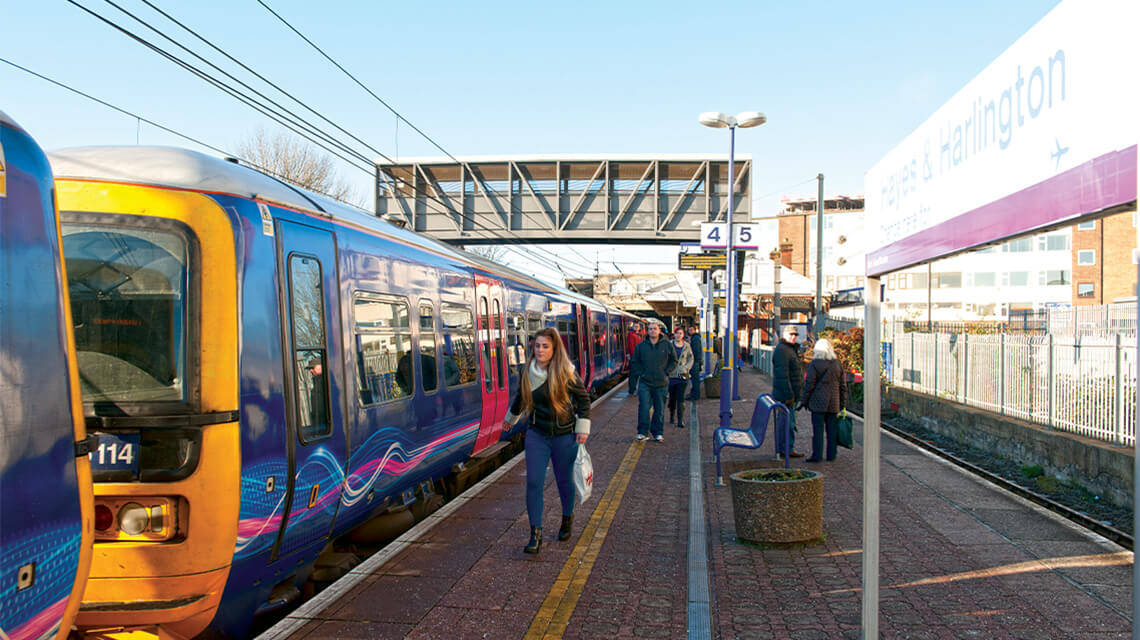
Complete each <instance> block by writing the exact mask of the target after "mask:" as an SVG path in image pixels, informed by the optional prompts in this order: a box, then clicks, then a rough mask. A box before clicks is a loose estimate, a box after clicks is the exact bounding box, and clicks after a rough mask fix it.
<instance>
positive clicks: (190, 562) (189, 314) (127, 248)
mask: <svg viewBox="0 0 1140 640" xmlns="http://www.w3.org/2000/svg"><path fill="white" fill-rule="evenodd" d="M49 157H50V161H51V167H52V170H53V171H54V174H55V186H56V191H57V193H58V202H59V217H60V224H61V230H62V236H61V237H62V250H63V256H64V260H65V265H66V273H67V290H68V296H69V302H70V308H71V317H72V320H73V324H74V336H75V346H76V350H75V362H76V363H77V368H78V375H79V381H80V385H79V386H80V391H81V393H82V411H83V415H84V420H85V424H86V427H87V429H88V431H89V432H91V434H92V437H93V438H94V442H93V444H92V446H93V447H94V449H95V450H96V451H98V452H101V454H100V455H95V456H92V458H91V474H92V478H93V493H94V511H95V526H94V529H95V530H94V542H93V545H92V546H93V558H92V561H91V568H90V572H89V575H88V577H87V582H86V587H85V589H84V590H83V595H82V603H81V605H80V609H79V612H78V615H77V618H76V623H75V624H76V626H77V629H78V630H79V632H80V634H81V635H84V636H88V637H99V636H111V637H114V636H116V634H123V633H128V634H131V633H144V634H151V635H157V636H160V637H170V638H190V637H195V636H199V635H202V634H205V635H208V636H211V637H225V638H244V637H248V635H249V634H250V632H251V629H253V628H255V627H254V625H255V621H257V620H263V619H264V617H265V616H267V615H271V614H273V613H274V612H280V611H281V610H282V609H284V608H287V607H289V606H291V605H293V604H295V603H296V602H297V601H298V600H299V598H301V596H302V594H304V593H306V592H312V591H313V590H314V588H315V587H314V581H316V580H317V579H318V578H317V577H316V574H320V576H321V577H320V579H321V580H326V581H327V580H330V579H332V578H330V577H329V576H330V571H331V573H332V574H333V577H335V574H336V573H337V570H336V569H335V566H336V562H335V561H333V562H322V560H328V558H329V556H330V555H331V554H334V553H335V549H336V548H337V547H336V545H335V544H334V541H337V540H341V539H344V538H345V537H351V536H354V535H358V533H359V532H360V531H363V530H366V529H367V528H368V527H370V526H372V523H375V522H377V521H382V520H384V519H385V518H386V517H387V516H390V515H392V514H404V515H405V517H406V514H408V513H412V514H419V515H421V516H422V515H423V514H425V513H428V512H430V511H431V509H433V508H435V507H436V506H438V505H439V504H440V503H441V501H442V497H443V496H446V495H448V494H454V493H456V492H458V491H460V490H461V489H462V487H463V486H465V484H466V483H467V482H469V481H470V480H471V478H472V476H473V474H478V473H480V471H479V469H481V468H485V467H486V466H487V463H489V464H494V463H495V460H496V459H499V460H501V459H502V457H503V456H505V455H506V454H507V453H508V452H512V451H518V450H519V447H520V446H521V440H522V437H523V434H524V432H525V426H524V425H521V424H520V425H517V426H516V427H514V428H512V429H510V430H508V431H504V429H503V418H504V416H505V415H506V413H507V410H508V403H509V402H510V400H511V397H512V394H513V393H514V392H515V391H516V390H517V387H518V381H519V373H520V371H521V369H522V367H523V365H524V363H525V360H526V357H527V348H528V344H529V340H528V336H532V335H533V334H534V332H535V331H536V330H538V329H540V328H542V327H546V326H553V327H556V328H558V329H559V331H560V333H561V334H562V336H563V339H564V340H565V341H566V346H567V348H568V352H569V354H570V355H571V359H572V360H573V361H574V363H575V366H576V367H577V369H578V371H579V374H580V375H581V377H582V379H583V381H584V382H585V383H586V385H587V386H588V387H589V388H590V389H591V390H594V391H597V390H599V389H601V388H602V387H603V386H605V385H607V384H612V383H613V382H615V381H616V378H617V377H619V376H620V375H621V373H622V371H623V370H624V369H625V367H626V366H627V365H628V362H627V355H626V353H625V348H624V345H625V340H624V335H625V333H626V331H627V330H628V326H629V323H630V322H631V321H634V320H635V319H636V317H635V316H632V315H631V314H628V313H624V312H621V311H618V310H616V309H613V308H609V307H607V306H605V305H602V304H600V303H598V302H597V301H595V300H592V299H590V298H588V297H586V296H583V295H580V294H576V293H573V292H570V291H568V290H566V289H562V288H559V287H554V286H551V285H548V284H545V283H543V282H541V281H539V280H537V279H535V278H534V277H532V276H529V275H526V274H522V273H519V272H517V271H515V270H512V269H509V268H507V267H503V266H500V265H497V264H494V263H492V262H490V261H487V260H484V259H482V258H479V257H477V256H474V255H471V254H468V253H466V252H463V251H460V250H458V249H456V248H454V247H451V246H449V245H446V244H444V243H442V242H438V241H436V240H433V239H431V238H428V237H426V236H423V235H420V234H417V233H415V232H414V231H411V230H408V229H404V228H401V227H399V226H397V225H394V224H391V223H389V222H387V221H385V220H382V219H380V218H378V217H376V216H374V215H372V214H371V213H368V212H365V211H362V210H359V209H356V208H354V207H351V206H349V205H345V204H343V203H341V202H337V201H334V200H332V199H329V198H327V197H324V196H322V195H319V194H316V193H312V192H309V191H306V190H304V189H300V188H297V187H294V186H291V185H289V184H287V183H284V182H282V181H280V180H278V179H276V178H273V177H270V176H267V175H265V174H263V173H260V172H258V171H255V170H253V169H252V168H250V167H247V166H244V165H242V164H240V163H237V162H234V161H228V160H226V159H221V158H215V157H212V156H208V155H205V154H201V153H197V152H194V151H190V150H185V149H177V148H168V147H82V148H74V149H64V150H60V151H56V152H53V153H51V154H50V156H49ZM317 566H321V567H322V570H321V571H319V572H315V571H314V568H315V567H317ZM329 567H333V568H332V569H329ZM342 571H343V570H342Z"/></svg>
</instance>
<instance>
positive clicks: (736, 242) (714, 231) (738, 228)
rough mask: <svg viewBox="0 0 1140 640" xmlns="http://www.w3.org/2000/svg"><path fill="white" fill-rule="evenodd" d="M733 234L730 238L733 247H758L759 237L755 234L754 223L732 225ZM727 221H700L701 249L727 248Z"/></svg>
mask: <svg viewBox="0 0 1140 640" xmlns="http://www.w3.org/2000/svg"><path fill="white" fill-rule="evenodd" d="M732 229H733V231H734V232H735V234H736V235H735V236H734V237H733V238H732V248H733V249H759V248H760V238H759V237H758V234H757V231H758V229H757V227H756V225H754V224H748V223H742V224H734V225H732ZM727 230H728V223H726V222H702V223H701V248H702V249H727V248H728V233H726V231H727Z"/></svg>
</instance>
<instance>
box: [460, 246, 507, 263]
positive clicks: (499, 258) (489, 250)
mask: <svg viewBox="0 0 1140 640" xmlns="http://www.w3.org/2000/svg"><path fill="white" fill-rule="evenodd" d="M463 250H464V251H466V252H467V253H474V254H475V255H477V256H479V257H480V258H483V259H485V260H490V261H491V262H494V263H495V264H501V265H506V264H507V263H508V262H507V249H506V247H504V246H503V245H501V244H468V245H464V246H463Z"/></svg>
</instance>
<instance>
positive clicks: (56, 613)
mask: <svg viewBox="0 0 1140 640" xmlns="http://www.w3.org/2000/svg"><path fill="white" fill-rule="evenodd" d="M65 609H67V598H66V597H65V598H62V599H61V600H58V601H57V602H55V603H54V604H52V605H50V606H48V607H47V608H45V609H44V610H43V611H40V612H39V613H37V614H36V615H34V616H32V617H31V618H29V619H28V620H27V621H26V622H24V623H23V624H21V625H20V626H18V627H16V628H15V629H12V630H11V631H4V630H3V629H0V634H5V635H6V636H7V638H8V640H46V639H47V638H50V637H53V636H55V635H56V633H57V632H58V631H59V620H60V618H62V617H63V612H64V610H65Z"/></svg>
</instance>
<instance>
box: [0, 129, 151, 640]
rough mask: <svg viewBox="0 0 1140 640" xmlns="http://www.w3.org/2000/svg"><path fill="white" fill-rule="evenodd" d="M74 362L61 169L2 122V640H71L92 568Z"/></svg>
mask: <svg viewBox="0 0 1140 640" xmlns="http://www.w3.org/2000/svg"><path fill="white" fill-rule="evenodd" d="M74 358H75V349H74V343H73V340H72V334H71V317H70V312H69V310H68V301H67V298H66V296H65V295H64V278H63V263H62V258H61V254H60V236H59V225H58V222H57V218H56V207H55V189H54V185H53V183H52V174H51V168H50V166H49V165H48V161H47V157H46V156H45V155H44V153H43V151H42V150H41V149H40V147H39V146H38V145H37V144H36V142H35V141H34V140H32V138H31V137H30V136H29V135H28V134H27V133H26V132H25V131H24V130H23V129H21V128H20V127H19V125H17V124H16V123H15V122H14V121H13V120H11V119H10V118H9V117H8V116H7V115H5V114H4V113H3V112H0V575H2V576H3V577H2V579H0V637H3V638H6V639H9V640H49V639H50V638H59V639H60V640H62V639H64V638H66V637H67V636H68V634H69V633H70V631H71V623H72V620H73V618H74V617H75V613H76V610H77V609H78V607H79V594H80V593H82V592H83V587H84V583H85V581H86V579H87V571H88V568H89V566H90V563H91V537H92V527H93V524H92V521H93V517H94V512H93V503H92V498H91V471H90V467H89V462H88V457H87V456H88V449H87V446H88V445H89V444H90V442H91V441H89V440H88V439H87V437H86V428H85V426H84V422H83V417H82V413H81V411H80V403H79V391H78V384H77V379H76V369H75V360H74ZM95 453H96V455H98V456H106V455H111V456H123V455H127V456H129V455H131V454H130V452H129V451H128V452H123V451H118V450H116V451H105V450H98V451H96V452H95Z"/></svg>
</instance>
